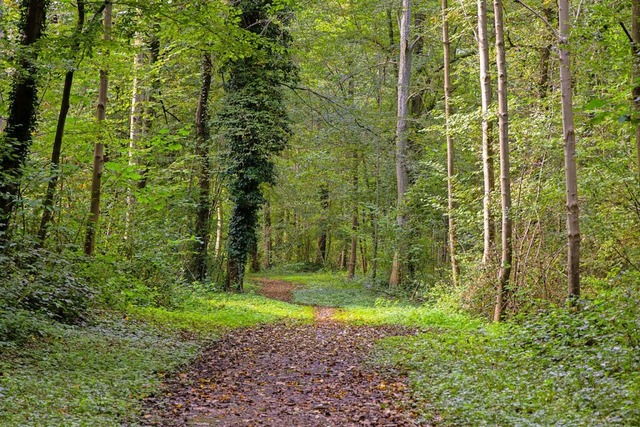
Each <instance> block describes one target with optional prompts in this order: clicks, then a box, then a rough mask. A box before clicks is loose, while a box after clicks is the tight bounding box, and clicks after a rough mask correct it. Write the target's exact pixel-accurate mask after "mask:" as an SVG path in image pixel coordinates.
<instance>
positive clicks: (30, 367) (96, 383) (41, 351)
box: [0, 294, 313, 427]
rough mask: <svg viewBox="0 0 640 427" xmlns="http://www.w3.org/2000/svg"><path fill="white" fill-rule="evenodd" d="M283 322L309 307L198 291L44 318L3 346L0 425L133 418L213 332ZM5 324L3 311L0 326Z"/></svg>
mask: <svg viewBox="0 0 640 427" xmlns="http://www.w3.org/2000/svg"><path fill="white" fill-rule="evenodd" d="M282 319H293V320H294V321H298V322H300V321H303V322H304V321H310V320H311V319H313V310H312V309H311V308H310V307H300V306H294V305H291V304H287V303H283V302H279V301H274V300H269V299H267V298H264V297H260V296H256V295H247V294H243V295H230V294H202V295H200V296H197V297H193V296H192V297H190V298H188V299H185V300H184V301H183V302H182V303H181V304H180V305H179V306H177V307H176V308H174V309H171V310H169V309H166V308H153V307H130V308H129V310H128V311H127V312H126V313H123V314H120V315H116V314H107V315H101V316H100V317H99V319H98V320H97V321H95V322H94V323H92V324H91V325H89V326H84V327H70V326H62V325H60V324H52V323H46V328H47V329H46V331H47V334H46V336H45V338H42V337H41V336H35V337H29V338H30V339H29V341H28V343H29V345H28V346H26V347H22V348H20V347H6V348H4V347H2V346H0V372H2V373H3V375H2V376H0V397H2V398H1V399H0V425H3V426H7V427H9V426H16V427H17V426H20V427H22V426H34V427H35V426H59V425H65V426H72V425H73V426H87V427H89V426H105V427H106V426H113V425H120V424H121V423H122V422H125V423H127V422H132V423H135V422H136V419H137V417H138V416H139V414H140V404H141V400H142V399H143V398H144V397H146V396H148V395H150V394H152V393H154V392H156V391H157V390H158V388H159V386H160V384H161V382H162V380H163V378H164V376H165V374H167V373H169V372H172V371H174V370H175V369H176V368H178V367H179V366H181V365H184V364H187V363H189V362H190V361H191V360H193V358H195V356H196V355H197V354H198V352H199V350H201V349H202V348H203V347H204V345H206V344H207V343H208V341H209V340H210V339H211V338H212V337H214V336H215V335H217V334H219V333H221V332H223V331H227V330H228V329H230V328H236V327H248V326H253V325H256V324H258V323H265V322H273V321H278V320H282ZM4 321H5V319H4V318H3V315H2V314H1V313H0V331H2V329H1V328H2V327H3V325H5V322H4ZM13 321H14V322H17V323H20V324H21V325H26V324H27V322H28V321H30V320H29V318H28V317H27V316H26V314H22V317H21V318H18V317H17V315H16V316H14V318H13Z"/></svg>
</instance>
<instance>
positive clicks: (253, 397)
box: [143, 279, 419, 427]
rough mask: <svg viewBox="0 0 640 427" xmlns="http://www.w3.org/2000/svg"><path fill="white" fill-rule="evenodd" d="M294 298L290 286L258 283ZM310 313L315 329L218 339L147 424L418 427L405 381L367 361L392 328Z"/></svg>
mask: <svg viewBox="0 0 640 427" xmlns="http://www.w3.org/2000/svg"><path fill="white" fill-rule="evenodd" d="M261 285H262V286H261V289H262V293H263V294H264V295H265V296H268V297H270V298H274V299H280V300H284V301H289V302H290V301H291V299H292V290H293V289H295V285H292V284H290V283H287V282H282V281H277V280H267V279H262V280H261ZM333 314H334V309H331V308H325V307H317V308H316V309H315V321H314V322H313V324H300V323H292V322H282V323H277V324H271V325H266V326H258V327H254V328H249V329H241V330H235V331H232V332H229V333H227V334H226V335H224V336H223V337H222V338H221V339H220V340H218V341H216V342H215V344H214V345H213V346H212V347H211V348H209V349H208V350H206V351H205V352H204V353H203V354H202V356H201V357H200V358H199V359H198V360H197V361H196V362H195V363H194V364H192V365H190V366H189V367H187V368H185V370H183V371H182V372H181V373H178V374H176V375H175V376H174V377H172V378H169V379H168V380H167V381H166V383H165V385H164V387H163V391H162V392H161V393H160V394H158V395H156V396H154V397H151V398H148V399H147V400H146V402H145V411H144V416H143V419H144V421H143V422H144V425H147V426H202V427H205V426H292V427H293V426H367V425H370V426H415V425H419V423H418V421H416V418H415V414H413V413H412V411H411V409H410V403H409V402H410V400H409V396H408V386H407V379H406V377H404V376H403V375H401V374H400V373H398V372H392V371H380V370H379V369H377V368H374V367H373V366H371V365H369V364H367V360H368V359H369V358H370V356H371V352H372V351H373V349H374V346H375V342H376V341H377V340H379V339H381V338H385V337H389V336H399V335H411V334H413V331H412V330H410V329H407V328H403V327H399V326H381V327H372V326H353V325H349V324H346V323H341V322H337V321H335V320H333V319H332V316H333Z"/></svg>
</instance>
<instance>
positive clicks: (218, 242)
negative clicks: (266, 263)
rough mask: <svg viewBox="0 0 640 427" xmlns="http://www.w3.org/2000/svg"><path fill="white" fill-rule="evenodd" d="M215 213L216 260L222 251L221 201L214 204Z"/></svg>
mask: <svg viewBox="0 0 640 427" xmlns="http://www.w3.org/2000/svg"><path fill="white" fill-rule="evenodd" d="M216 213H217V217H218V222H217V224H216V244H215V249H214V254H215V256H216V258H218V257H219V256H220V251H221V250H222V201H221V200H218V201H217V203H216ZM266 268H268V267H266Z"/></svg>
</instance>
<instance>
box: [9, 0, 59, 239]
mask: <svg viewBox="0 0 640 427" xmlns="http://www.w3.org/2000/svg"><path fill="white" fill-rule="evenodd" d="M47 4H48V2H47V1H46V0H29V1H23V2H21V6H20V9H21V12H22V13H21V19H22V21H21V22H20V33H21V37H22V39H21V42H20V43H21V45H22V46H23V47H24V49H22V53H21V57H20V59H19V69H18V71H17V72H16V73H15V74H14V77H13V85H12V90H11V93H10V95H9V117H8V118H7V122H6V128H5V130H4V134H3V136H2V140H1V141H0V171H2V175H3V176H2V179H1V180H0V240H3V239H6V238H7V233H8V231H9V222H10V220H11V214H12V213H13V208H14V206H15V201H16V198H17V197H18V195H19V193H20V179H21V178H22V172H23V171H22V169H23V166H24V162H25V160H26V158H27V155H28V152H29V148H30V147H31V142H32V137H31V132H32V131H33V128H34V127H35V124H36V107H37V102H38V93H37V92H38V90H37V74H38V69H37V66H36V61H37V56H38V52H37V51H36V50H35V49H32V48H31V46H32V45H34V44H35V43H36V42H37V41H38V40H40V38H41V37H42V31H43V28H44V25H45V20H46V12H47Z"/></svg>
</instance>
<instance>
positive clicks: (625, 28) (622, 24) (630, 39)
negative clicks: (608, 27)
mask: <svg viewBox="0 0 640 427" xmlns="http://www.w3.org/2000/svg"><path fill="white" fill-rule="evenodd" d="M620 26H621V27H622V29H623V30H624V33H625V34H626V35H627V37H628V38H629V42H631V44H632V45H633V44H635V43H636V42H635V41H633V37H631V34H629V30H627V27H626V26H625V25H624V22H622V21H620Z"/></svg>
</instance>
